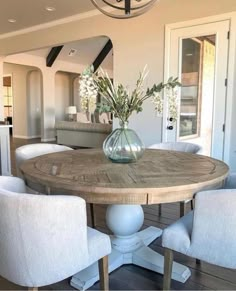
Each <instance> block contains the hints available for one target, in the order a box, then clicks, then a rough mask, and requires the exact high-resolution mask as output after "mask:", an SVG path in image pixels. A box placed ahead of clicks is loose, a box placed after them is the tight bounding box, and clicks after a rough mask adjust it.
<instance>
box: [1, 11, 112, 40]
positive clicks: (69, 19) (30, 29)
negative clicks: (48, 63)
mask: <svg viewBox="0 0 236 291" xmlns="http://www.w3.org/2000/svg"><path fill="white" fill-rule="evenodd" d="M112 10H113V9H112ZM97 15H102V13H101V12H100V11H99V10H98V9H94V10H90V11H88V12H83V13H80V14H76V15H73V16H69V17H65V18H61V19H58V20H54V21H50V22H46V23H42V24H39V25H34V26H31V27H28V28H24V29H19V30H16V31H13V32H8V33H4V34H1V35H0V39H5V38H9V37H13V36H17V35H20V34H25V33H29V32H33V31H37V30H41V29H45V28H50V27H53V26H57V25H61V24H65V23H69V22H73V21H77V20H81V19H86V18H90V17H93V16H97Z"/></svg>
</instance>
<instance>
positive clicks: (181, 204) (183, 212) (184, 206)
mask: <svg viewBox="0 0 236 291" xmlns="http://www.w3.org/2000/svg"><path fill="white" fill-rule="evenodd" d="M185 213H186V203H185V202H184V201H181V202H180V213H179V214H180V217H182V216H184V215H185Z"/></svg>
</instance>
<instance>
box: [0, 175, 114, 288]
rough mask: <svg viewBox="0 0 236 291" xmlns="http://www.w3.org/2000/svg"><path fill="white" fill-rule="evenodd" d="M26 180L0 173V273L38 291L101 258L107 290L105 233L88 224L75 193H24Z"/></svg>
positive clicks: (109, 245)
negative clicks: (53, 194) (65, 194)
mask: <svg viewBox="0 0 236 291" xmlns="http://www.w3.org/2000/svg"><path fill="white" fill-rule="evenodd" d="M24 192H25V184H24V181H23V180H22V179H20V178H17V177H4V176H1V177H0V258H1V260H0V275H1V276H2V277H4V278H6V279H7V280H9V281H11V282H13V283H15V284H18V285H20V286H25V287H28V288H29V289H31V290H32V289H33V288H34V290H36V289H37V288H38V287H40V286H46V285H50V284H53V283H55V282H58V281H61V280H63V279H66V278H68V277H70V276H72V275H74V274H75V273H77V272H79V271H80V270H82V269H84V268H86V267H87V266H89V265H91V264H93V263H94V262H96V261H98V260H99V271H100V281H101V282H100V286H101V289H104V290H108V270H107V255H108V254H109V253H110V252H111V243H110V238H109V236H108V235H105V234H103V233H101V232H99V231H97V230H94V229H92V228H89V227H87V220H86V206H85V201H84V200H83V199H82V198H79V197H76V196H63V195H58V196H46V195H33V194H26V193H24Z"/></svg>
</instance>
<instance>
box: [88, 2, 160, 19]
mask: <svg viewBox="0 0 236 291" xmlns="http://www.w3.org/2000/svg"><path fill="white" fill-rule="evenodd" d="M90 1H91V2H92V4H93V5H94V6H95V7H96V8H97V9H98V10H99V11H100V12H101V13H103V14H105V15H106V16H108V17H111V18H116V19H128V18H134V17H137V16H139V15H141V14H143V13H145V12H147V11H148V10H149V9H150V8H151V7H152V6H153V5H154V4H155V2H157V1H159V0H151V1H150V2H148V3H146V4H144V5H142V7H143V8H142V9H141V11H137V12H136V13H133V14H124V15H116V14H113V13H110V12H108V11H106V10H104V9H102V8H101V7H100V6H99V5H98V3H97V0H90ZM102 1H103V2H104V3H105V2H106V0H102ZM106 4H107V3H106ZM108 5H109V6H110V3H108ZM139 7H140V6H139ZM113 8H117V7H116V6H115V7H113ZM119 9H120V7H119Z"/></svg>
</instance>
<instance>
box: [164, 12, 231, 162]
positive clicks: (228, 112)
mask: <svg viewBox="0 0 236 291" xmlns="http://www.w3.org/2000/svg"><path fill="white" fill-rule="evenodd" d="M224 20H229V21H230V40H229V58H228V76H227V77H228V86H227V92H226V114H225V116H226V118H225V140H224V152H223V159H224V161H225V162H226V163H228V164H229V162H230V137H231V132H232V130H231V120H232V104H233V96H234V82H235V80H234V75H235V62H236V59H235V50H236V35H235V31H236V12H232V13H225V14H221V15H214V16H209V17H204V18H198V19H194V20H190V21H183V22H177V23H171V24H167V25H166V26H165V51H164V81H167V79H168V77H169V56H170V45H171V43H170V35H171V31H172V30H174V29H178V28H183V27H190V26H195V25H201V24H207V23H212V22H217V21H224ZM166 126H167V115H166V107H165V106H164V108H163V123H162V141H166Z"/></svg>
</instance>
